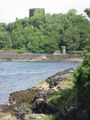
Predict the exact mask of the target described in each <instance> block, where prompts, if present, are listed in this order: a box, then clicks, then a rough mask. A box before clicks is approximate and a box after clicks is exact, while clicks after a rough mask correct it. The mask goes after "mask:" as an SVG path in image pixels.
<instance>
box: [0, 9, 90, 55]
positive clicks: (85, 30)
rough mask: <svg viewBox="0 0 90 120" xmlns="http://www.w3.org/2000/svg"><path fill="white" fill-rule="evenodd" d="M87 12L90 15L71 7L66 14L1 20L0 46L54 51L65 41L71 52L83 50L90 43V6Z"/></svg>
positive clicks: (64, 43) (32, 50) (27, 50)
mask: <svg viewBox="0 0 90 120" xmlns="http://www.w3.org/2000/svg"><path fill="white" fill-rule="evenodd" d="M85 12H86V14H87V16H88V17H85V16H84V15H78V14H77V11H76V10H74V9H71V10H69V11H68V12H67V13H66V14H63V13H60V14H52V15H50V14H46V15H45V16H44V15H43V14H41V15H36V16H32V17H30V18H24V19H16V21H15V22H13V23H9V24H8V25H6V24H5V23H0V49H1V50H12V49H13V50H16V51H17V52H19V53H20V52H21V53H24V52H31V53H54V52H56V51H60V49H61V46H62V45H64V46H66V47H67V52H68V53H81V51H83V50H87V49H89V46H90V21H89V17H90V9H86V10H85ZM43 17H44V19H42V18H43Z"/></svg>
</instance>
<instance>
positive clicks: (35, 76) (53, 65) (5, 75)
mask: <svg viewBox="0 0 90 120" xmlns="http://www.w3.org/2000/svg"><path fill="white" fill-rule="evenodd" d="M78 64H79V63H74V62H0V104H5V103H6V102H7V101H8V97H9V94H10V93H11V92H13V91H18V90H25V89H28V88H31V87H32V86H35V85H36V84H37V83H38V82H40V81H41V80H43V79H46V78H47V77H49V76H51V75H53V74H55V73H56V72H59V71H63V70H65V69H68V68H76V67H77V66H78Z"/></svg>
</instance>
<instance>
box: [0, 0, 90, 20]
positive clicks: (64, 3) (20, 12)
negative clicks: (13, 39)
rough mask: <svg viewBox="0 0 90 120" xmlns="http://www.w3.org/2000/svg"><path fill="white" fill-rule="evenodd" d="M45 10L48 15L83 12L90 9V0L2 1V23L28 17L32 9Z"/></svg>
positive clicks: (0, 2)
mask: <svg viewBox="0 0 90 120" xmlns="http://www.w3.org/2000/svg"><path fill="white" fill-rule="evenodd" d="M35 7H36V8H38V7H41V8H45V11H46V13H47V12H48V13H60V12H67V11H68V10H69V9H72V8H74V9H76V10H77V11H78V12H82V11H83V10H84V9H85V8H88V7H90V0H0V22H12V21H14V20H15V18H16V17H18V18H24V17H26V16H27V17H28V10H29V9H30V8H35Z"/></svg>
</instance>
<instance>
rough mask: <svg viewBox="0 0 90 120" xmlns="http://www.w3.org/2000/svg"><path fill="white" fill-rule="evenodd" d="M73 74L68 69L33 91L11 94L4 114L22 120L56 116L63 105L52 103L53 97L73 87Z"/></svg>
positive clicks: (48, 79) (39, 119)
mask: <svg viewBox="0 0 90 120" xmlns="http://www.w3.org/2000/svg"><path fill="white" fill-rule="evenodd" d="M72 73H73V69H67V70H64V71H63V72H58V73H56V74H55V75H53V76H51V77H48V78H47V79H46V80H44V81H42V82H40V83H39V84H38V85H37V86H35V87H33V88H31V89H27V90H23V91H17V92H13V93H11V94H10V97H9V104H8V105H5V106H3V112H4V113H10V114H11V115H13V116H15V117H16V119H20V120H42V119H41V117H42V116H44V115H48V114H54V115H56V113H58V111H60V110H61V108H60V106H61V105H57V104H56V103H52V102H51V101H52V97H51V96H53V95H55V94H58V92H63V91H64V90H67V89H71V88H72V87H73V82H72Z"/></svg>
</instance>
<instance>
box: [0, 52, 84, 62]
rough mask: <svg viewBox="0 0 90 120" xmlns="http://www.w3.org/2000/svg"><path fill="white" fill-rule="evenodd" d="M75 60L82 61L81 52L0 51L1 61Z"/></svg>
mask: <svg viewBox="0 0 90 120" xmlns="http://www.w3.org/2000/svg"><path fill="white" fill-rule="evenodd" d="M61 60H66V61H74V62H82V60H83V56H82V55H80V54H38V53H37V54H33V53H24V54H19V53H16V52H10V51H7V52H3V51H2V52H0V61H61Z"/></svg>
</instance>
